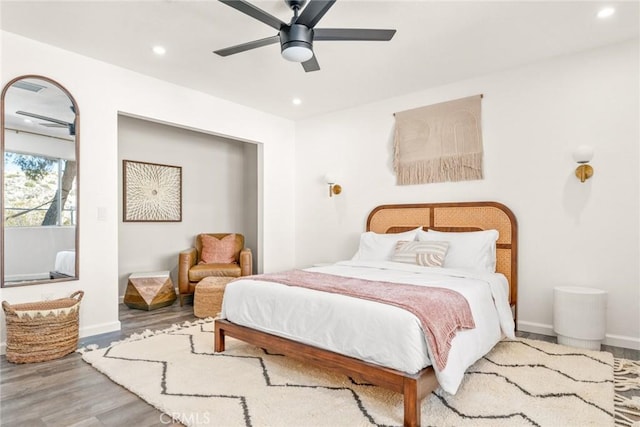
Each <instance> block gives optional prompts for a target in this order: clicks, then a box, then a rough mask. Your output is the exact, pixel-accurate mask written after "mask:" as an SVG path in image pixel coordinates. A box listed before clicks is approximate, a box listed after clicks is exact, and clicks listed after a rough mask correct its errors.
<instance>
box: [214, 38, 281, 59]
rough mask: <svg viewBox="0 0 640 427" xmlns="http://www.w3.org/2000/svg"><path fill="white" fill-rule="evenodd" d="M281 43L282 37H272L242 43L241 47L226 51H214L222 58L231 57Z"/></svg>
mask: <svg viewBox="0 0 640 427" xmlns="http://www.w3.org/2000/svg"><path fill="white" fill-rule="evenodd" d="M279 42H280V36H271V37H267V38H264V39H260V40H254V41H252V42H247V43H242V44H239V45H235V46H231V47H226V48H224V49H219V50H214V51H213V53H217V54H218V55H220V56H229V55H233V54H235V53H240V52H244V51H246V50H251V49H255V48H258V47H262V46H268V45H270V44H275V43H279Z"/></svg>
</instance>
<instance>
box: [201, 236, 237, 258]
mask: <svg viewBox="0 0 640 427" xmlns="http://www.w3.org/2000/svg"><path fill="white" fill-rule="evenodd" d="M201 238H202V255H201V256H200V262H199V264H231V263H234V262H235V261H236V259H235V250H236V235H235V234H228V235H226V236H224V237H223V238H222V239H217V238H215V237H214V236H208V235H206V234H203V235H202V236H201Z"/></svg>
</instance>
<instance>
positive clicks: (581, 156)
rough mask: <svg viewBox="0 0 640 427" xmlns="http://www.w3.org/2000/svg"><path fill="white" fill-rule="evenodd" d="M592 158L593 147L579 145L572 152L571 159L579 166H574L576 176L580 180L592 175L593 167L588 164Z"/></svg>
mask: <svg viewBox="0 0 640 427" xmlns="http://www.w3.org/2000/svg"><path fill="white" fill-rule="evenodd" d="M592 158H593V147H590V146H588V145H581V146H579V147H578V148H576V149H575V150H574V152H573V160H575V161H576V163H578V164H579V165H580V166H578V167H577V168H576V176H577V177H578V179H579V180H580V182H585V181H586V180H587V179H589V178H591V177H592V176H593V167H592V166H591V165H590V164H588V163H589V162H590V161H591V159H592Z"/></svg>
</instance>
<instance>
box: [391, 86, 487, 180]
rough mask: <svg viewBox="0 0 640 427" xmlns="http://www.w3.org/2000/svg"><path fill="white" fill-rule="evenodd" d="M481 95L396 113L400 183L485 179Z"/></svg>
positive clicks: (395, 164)
mask: <svg viewBox="0 0 640 427" xmlns="http://www.w3.org/2000/svg"><path fill="white" fill-rule="evenodd" d="M481 99H482V95H475V96H470V97H467V98H462V99H457V100H454V101H447V102H442V103H440V104H434V105H428V106H425V107H420V108H414V109H412V110H406V111H401V112H398V113H395V120H396V127H395V136H394V161H393V166H394V169H395V172H396V181H397V184H399V185H409V184H426V183H432V182H445V181H470V180H475V179H482V178H483V172H482V155H483V150H482V129H481V105H480V101H481Z"/></svg>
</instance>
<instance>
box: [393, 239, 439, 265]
mask: <svg viewBox="0 0 640 427" xmlns="http://www.w3.org/2000/svg"><path fill="white" fill-rule="evenodd" d="M448 247H449V243H447V242H436V241H429V242H406V241H399V242H398V243H397V244H396V250H395V252H394V253H393V257H392V258H391V261H395V262H405V263H407V264H418V265H421V266H423V267H442V264H443V263H444V259H445V255H446V254H447V248H448Z"/></svg>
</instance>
